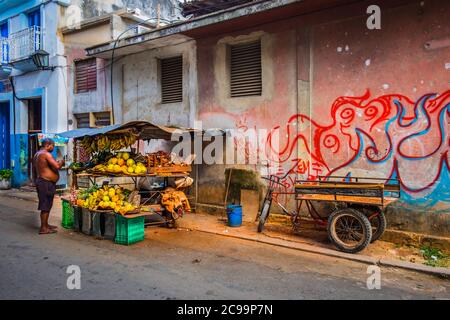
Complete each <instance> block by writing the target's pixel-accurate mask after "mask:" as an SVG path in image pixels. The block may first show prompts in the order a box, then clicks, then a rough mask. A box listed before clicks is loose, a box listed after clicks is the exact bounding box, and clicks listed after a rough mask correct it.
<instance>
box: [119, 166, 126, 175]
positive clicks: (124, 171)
mask: <svg viewBox="0 0 450 320" xmlns="http://www.w3.org/2000/svg"><path fill="white" fill-rule="evenodd" d="M120 168H121V170H122V172H123V173H128V167H127V166H121V167H120Z"/></svg>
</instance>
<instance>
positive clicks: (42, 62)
mask: <svg viewBox="0 0 450 320" xmlns="http://www.w3.org/2000/svg"><path fill="white" fill-rule="evenodd" d="M31 59H32V60H33V63H34V65H35V66H36V67H37V68H38V69H40V70H53V67H49V54H48V52H47V51H44V50H37V51H36V52H35V53H33V55H32V56H31Z"/></svg>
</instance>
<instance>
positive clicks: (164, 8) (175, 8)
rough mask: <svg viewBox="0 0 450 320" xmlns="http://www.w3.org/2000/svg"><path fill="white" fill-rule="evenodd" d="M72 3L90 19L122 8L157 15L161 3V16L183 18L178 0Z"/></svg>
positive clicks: (101, 0)
mask: <svg viewBox="0 0 450 320" xmlns="http://www.w3.org/2000/svg"><path fill="white" fill-rule="evenodd" d="M72 4H74V5H78V6H79V7H80V8H81V9H82V13H83V18H85V19H88V18H92V17H95V16H99V15H102V14H105V13H110V12H113V11H116V10H119V9H122V8H130V9H134V8H138V9H141V10H142V11H143V12H144V13H145V14H146V15H147V16H149V17H156V15H157V6H158V4H159V5H160V10H161V11H160V12H161V17H162V18H165V19H170V20H179V19H182V16H181V13H180V8H179V5H178V1H177V0H73V1H72Z"/></svg>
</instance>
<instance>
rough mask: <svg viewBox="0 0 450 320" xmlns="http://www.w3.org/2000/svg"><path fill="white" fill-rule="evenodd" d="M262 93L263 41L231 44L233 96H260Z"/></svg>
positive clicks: (231, 93)
mask: <svg viewBox="0 0 450 320" xmlns="http://www.w3.org/2000/svg"><path fill="white" fill-rule="evenodd" d="M261 93H262V76H261V41H257V42H251V43H245V44H239V45H233V46H231V47H230V95H231V97H246V96H260V95H261Z"/></svg>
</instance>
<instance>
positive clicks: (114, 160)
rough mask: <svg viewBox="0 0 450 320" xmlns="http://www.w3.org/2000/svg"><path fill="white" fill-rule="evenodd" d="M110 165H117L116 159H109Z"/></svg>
mask: <svg viewBox="0 0 450 320" xmlns="http://www.w3.org/2000/svg"><path fill="white" fill-rule="evenodd" d="M110 161H111V163H112V164H117V161H118V159H117V158H116V157H114V158H111V159H110Z"/></svg>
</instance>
